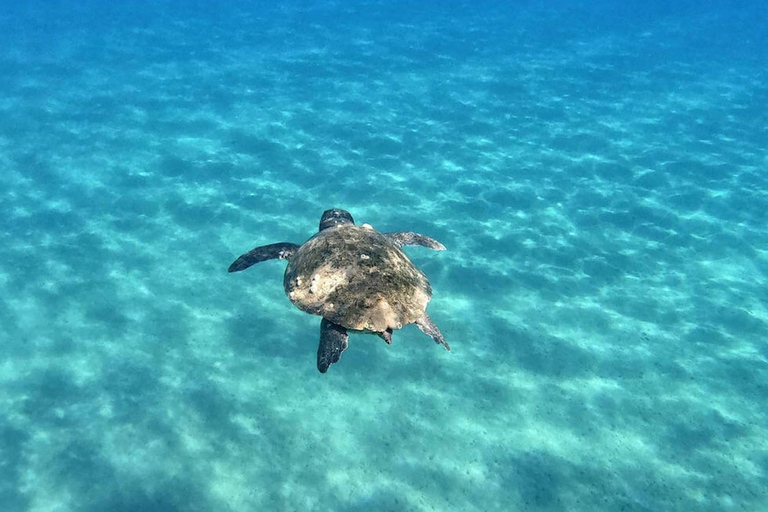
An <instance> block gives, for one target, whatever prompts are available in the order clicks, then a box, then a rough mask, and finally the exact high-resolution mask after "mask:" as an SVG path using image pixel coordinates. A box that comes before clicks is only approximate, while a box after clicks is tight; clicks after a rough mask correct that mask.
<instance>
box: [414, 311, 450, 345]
mask: <svg viewBox="0 0 768 512" xmlns="http://www.w3.org/2000/svg"><path fill="white" fill-rule="evenodd" d="M416 327H418V328H419V329H420V330H421V332H423V333H424V334H426V335H427V336H429V337H430V338H432V339H433V340H435V343H437V344H438V345H442V346H444V347H445V350H447V351H448V352H450V351H451V346H450V345H449V344H448V342H447V341H445V338H443V333H441V332H440V329H438V328H437V326H436V325H435V322H433V321H432V319H431V318H429V315H427V314H426V313H424V314H423V315H421V318H419V319H418V320H416Z"/></svg>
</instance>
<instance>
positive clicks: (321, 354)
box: [317, 318, 349, 373]
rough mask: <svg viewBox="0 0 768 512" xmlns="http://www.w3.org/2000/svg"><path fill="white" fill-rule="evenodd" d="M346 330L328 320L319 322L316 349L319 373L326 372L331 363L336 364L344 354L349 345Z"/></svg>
mask: <svg viewBox="0 0 768 512" xmlns="http://www.w3.org/2000/svg"><path fill="white" fill-rule="evenodd" d="M347 338H349V335H348V334H347V330H346V329H345V328H344V327H342V326H340V325H337V324H335V323H333V322H331V321H330V320H326V319H325V318H323V321H322V322H320V346H319V347H318V348H317V369H318V370H320V373H325V372H327V371H328V367H330V366H331V365H332V364H333V363H338V362H339V358H341V353H342V352H344V351H345V350H346V349H347V347H348V346H349V343H348V341H347Z"/></svg>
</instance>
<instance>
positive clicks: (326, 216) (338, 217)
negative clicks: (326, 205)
mask: <svg viewBox="0 0 768 512" xmlns="http://www.w3.org/2000/svg"><path fill="white" fill-rule="evenodd" d="M354 223H355V220H354V219H353V218H352V214H350V213H349V212H348V211H346V210H339V209H338V208H334V209H332V210H325V211H324V212H323V216H322V217H320V231H322V230H324V229H328V228H333V227H336V226H340V225H341V224H354Z"/></svg>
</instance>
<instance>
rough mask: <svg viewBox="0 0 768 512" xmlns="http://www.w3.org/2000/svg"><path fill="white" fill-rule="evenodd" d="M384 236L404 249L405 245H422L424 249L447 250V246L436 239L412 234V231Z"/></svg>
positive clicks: (385, 234)
mask: <svg viewBox="0 0 768 512" xmlns="http://www.w3.org/2000/svg"><path fill="white" fill-rule="evenodd" d="M384 236H385V237H387V238H388V239H389V241H390V242H394V244H395V245H396V246H398V247H403V246H404V245H420V246H422V247H428V248H430V249H432V250H434V251H444V250H445V246H444V245H443V244H441V243H440V242H438V241H437V240H435V239H434V238H429V237H428V236H424V235H420V234H418V233H412V232H410V231H397V232H394V233H384Z"/></svg>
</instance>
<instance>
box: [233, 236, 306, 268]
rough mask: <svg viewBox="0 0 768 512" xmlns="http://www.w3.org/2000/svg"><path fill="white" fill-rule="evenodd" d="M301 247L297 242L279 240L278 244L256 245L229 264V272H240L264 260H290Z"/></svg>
mask: <svg viewBox="0 0 768 512" xmlns="http://www.w3.org/2000/svg"><path fill="white" fill-rule="evenodd" d="M299 247H300V246H298V245H296V244H292V243H288V242H279V243H276V244H269V245H262V246H260V247H256V248H255V249H251V250H250V251H248V252H247V253H245V254H243V255H241V256H240V257H239V258H237V259H236V260H235V261H234V263H232V264H231V265H230V266H229V272H239V271H241V270H245V269H247V268H248V267H250V266H251V265H255V264H256V263H260V262H262V261H267V260H274V259H281V260H289V259H291V257H292V256H293V255H294V254H295V253H296V251H297V250H298V249H299Z"/></svg>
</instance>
